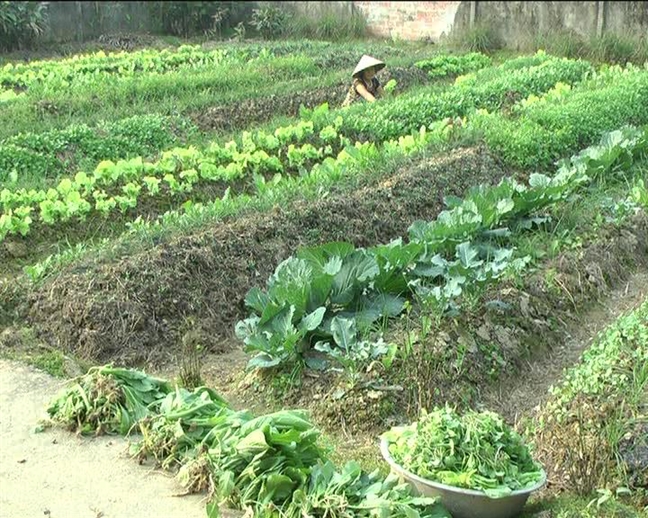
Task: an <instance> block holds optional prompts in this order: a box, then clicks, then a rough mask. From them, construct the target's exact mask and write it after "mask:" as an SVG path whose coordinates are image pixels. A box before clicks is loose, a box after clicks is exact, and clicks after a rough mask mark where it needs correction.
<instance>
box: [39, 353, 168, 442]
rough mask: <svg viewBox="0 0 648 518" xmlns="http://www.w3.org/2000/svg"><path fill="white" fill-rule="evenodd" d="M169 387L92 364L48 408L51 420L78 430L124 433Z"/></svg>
mask: <svg viewBox="0 0 648 518" xmlns="http://www.w3.org/2000/svg"><path fill="white" fill-rule="evenodd" d="M170 391H171V386H170V385H169V384H168V383H167V382H166V381H164V380H159V379H157V378H152V377H150V376H147V375H146V374H144V373H143V372H140V371H136V370H132V369H122V368H116V367H112V366H110V365H106V366H104V367H93V368H91V369H90V370H89V371H88V372H87V373H86V374H84V375H83V376H79V377H78V378H75V379H73V380H72V381H71V382H70V385H69V386H68V387H67V388H65V389H64V390H63V392H62V393H61V394H60V395H59V396H58V397H57V398H56V399H55V400H54V401H53V402H52V404H51V405H50V406H49V408H48V409H47V412H48V414H49V416H50V417H51V418H52V420H53V421H55V422H59V423H62V424H65V425H67V427H68V429H70V430H71V431H74V432H79V433H81V434H84V435H86V434H92V433H94V434H96V435H100V434H116V433H119V434H122V435H127V434H128V433H129V432H130V430H131V429H132V428H133V426H134V425H136V424H137V422H138V421H139V420H140V419H142V418H144V417H145V416H146V415H148V414H149V412H150V411H155V406H156V405H158V404H159V403H160V402H161V401H162V399H163V398H164V397H165V396H166V395H167V394H168V393H169V392H170Z"/></svg>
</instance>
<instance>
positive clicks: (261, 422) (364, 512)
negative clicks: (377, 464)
mask: <svg viewBox="0 0 648 518" xmlns="http://www.w3.org/2000/svg"><path fill="white" fill-rule="evenodd" d="M48 411H49V414H50V416H51V417H52V419H53V420H54V421H55V422H59V423H63V424H65V425H68V427H69V428H71V429H72V430H77V431H81V432H82V433H91V432H94V433H97V434H99V433H122V434H124V435H125V434H127V433H129V432H130V431H131V429H133V428H134V429H135V430H136V431H139V432H140V433H141V439H140V440H139V441H138V442H137V443H135V444H133V445H132V446H133V450H134V451H133V454H134V456H136V457H138V458H139V460H140V461H144V460H146V459H148V458H153V459H155V461H156V462H157V463H158V464H159V465H161V466H162V467H164V468H166V469H176V470H177V477H178V480H179V482H180V483H181V484H182V485H183V486H184V487H185V488H186V490H187V491H188V492H198V491H203V490H208V491H209V492H210V496H211V501H210V503H209V504H208V505H207V515H208V516H209V518H214V517H218V516H220V510H219V509H220V506H221V505H227V506H229V507H233V508H236V509H244V510H246V511H247V512H248V514H250V513H251V515H253V516H259V517H268V518H271V517H280V516H281V517H282V518H283V517H285V518H302V517H304V516H310V517H313V518H316V517H322V518H324V517H327V518H352V517H358V518H361V517H381V516H384V517H387V516H389V517H394V518H398V517H402V518H448V517H449V516H450V515H449V514H448V513H447V511H446V510H445V509H444V508H443V507H442V506H441V505H440V504H438V503H437V502H436V500H435V499H433V498H418V497H414V496H412V495H411V494H410V487H409V485H407V484H400V483H399V482H398V479H397V478H396V477H395V476H391V475H390V476H389V477H387V478H384V477H382V476H380V474H379V473H378V472H374V473H366V472H365V471H363V470H362V469H361V468H360V466H359V465H358V464H356V463H355V462H349V463H347V464H346V465H345V466H344V467H343V469H342V470H341V471H338V470H337V469H336V467H335V466H334V465H333V464H332V463H331V462H330V461H329V460H328V458H327V453H326V452H325V451H324V450H323V449H322V448H321V447H320V446H319V445H318V439H319V437H320V432H319V430H318V429H317V428H315V427H314V426H313V424H312V423H311V422H310V421H309V419H308V417H307V416H306V414H305V413H303V412H302V411H298V410H284V411H280V412H275V413H273V414H268V415H264V416H260V417H255V416H253V415H252V414H250V413H249V412H247V411H235V410H233V409H232V408H230V406H229V405H228V404H227V402H226V401H225V400H223V398H221V397H220V396H219V395H218V394H217V393H216V392H214V391H213V390H211V389H209V388H207V387H199V388H196V389H195V390H193V391H189V390H186V389H184V388H180V387H175V388H171V387H170V385H169V384H168V383H166V382H164V381H162V380H158V379H155V378H150V377H148V376H146V375H145V374H144V373H142V372H139V371H132V370H129V369H117V368H113V367H109V366H108V367H100V368H94V369H91V370H90V371H89V372H88V374H86V375H84V376H81V377H80V378H77V379H75V380H72V382H71V385H70V387H69V388H68V389H66V390H65V391H64V392H63V393H62V394H61V395H60V396H59V397H58V398H57V399H56V400H55V401H54V402H53V403H52V405H50V407H49V409H48Z"/></svg>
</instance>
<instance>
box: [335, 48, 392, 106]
mask: <svg viewBox="0 0 648 518" xmlns="http://www.w3.org/2000/svg"><path fill="white" fill-rule="evenodd" d="M383 68H385V64H384V63H383V62H382V61H378V60H377V59H376V58H372V57H371V56H367V55H366V54H365V55H364V56H362V58H361V59H360V61H359V62H358V65H357V66H356V67H355V70H354V71H353V75H352V77H353V84H352V85H351V87H350V88H349V92H348V93H347V96H346V99H345V100H344V102H343V103H342V107H345V106H349V105H351V104H353V103H354V102H355V101H357V100H359V99H364V100H365V101H367V102H370V103H372V102H374V101H375V100H376V99H377V98H379V97H382V96H383V94H384V92H383V88H382V86H381V85H380V81H378V79H377V78H376V74H377V73H378V72H379V71H381V70H382V69H383Z"/></svg>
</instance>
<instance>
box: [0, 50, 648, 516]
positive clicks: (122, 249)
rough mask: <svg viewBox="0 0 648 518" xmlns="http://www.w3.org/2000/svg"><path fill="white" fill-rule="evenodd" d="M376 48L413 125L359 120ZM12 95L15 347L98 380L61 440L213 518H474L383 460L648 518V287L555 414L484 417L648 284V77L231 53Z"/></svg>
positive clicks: (0, 156)
mask: <svg viewBox="0 0 648 518" xmlns="http://www.w3.org/2000/svg"><path fill="white" fill-rule="evenodd" d="M372 52H373V53H375V54H376V55H379V56H381V58H383V59H384V60H385V61H387V63H388V66H387V68H386V69H385V70H384V71H383V72H381V75H380V76H379V77H380V78H381V80H384V83H387V82H388V81H389V83H388V84H389V88H388V93H387V95H386V98H385V99H381V100H380V101H379V102H376V103H375V104H371V105H367V104H360V105H354V106H352V107H350V108H345V109H341V108H339V105H340V103H341V101H342V99H343V97H344V94H345V93H346V88H347V87H348V85H347V81H348V78H347V76H348V74H349V71H350V70H351V69H352V67H353V66H354V64H355V61H357V58H358V56H359V55H361V54H362V53H372ZM0 89H2V90H0V106H1V107H2V113H0V139H1V143H0V258H1V259H2V268H1V269H0V304H1V305H0V327H1V328H2V331H1V333H0V350H2V351H3V353H6V354H9V355H13V356H14V357H20V355H21V354H22V353H24V352H25V351H29V350H30V348H34V347H36V348H38V347H47V348H48V350H49V351H50V353H49V354H53V355H54V357H55V358H59V359H60V358H63V357H66V358H76V359H77V361H79V362H80V363H82V364H85V365H86V366H87V369H85V370H86V371H87V372H86V373H85V374H83V375H82V376H80V377H77V378H76V379H75V380H74V382H72V383H71V384H70V385H69V387H68V388H67V389H66V390H65V391H64V392H62V393H61V394H60V395H58V396H57V397H56V398H55V399H54V400H53V401H52V403H51V405H50V407H49V409H48V411H49V414H50V417H51V418H52V420H53V422H54V423H57V424H62V425H64V426H67V427H68V428H69V429H70V430H72V431H75V432H79V433H80V434H83V435H91V434H120V435H124V436H128V437H129V438H130V440H131V441H132V452H131V453H132V455H133V457H135V458H137V459H138V460H139V461H140V462H141V463H144V462H146V463H152V464H154V465H156V466H159V467H161V468H163V469H166V470H170V471H172V472H174V473H175V474H176V476H177V480H178V482H179V483H180V484H181V485H182V486H184V488H185V490H186V491H188V492H206V493H207V494H208V497H209V498H208V504H207V515H208V516H210V517H215V516H220V513H221V511H222V509H224V508H231V509H238V510H242V511H245V512H247V513H249V514H248V515H252V516H268V517H274V516H276V517H279V516H282V517H283V516H287V517H301V516H318V517H325V516H331V517H352V516H390V517H399V516H402V517H445V516H451V515H450V513H449V511H448V509H447V508H446V507H445V506H444V503H443V500H442V499H439V498H436V497H430V496H424V495H421V494H417V493H416V491H414V490H413V489H412V487H411V486H410V485H408V484H407V483H406V482H404V481H403V480H400V479H399V478H398V477H397V476H396V475H394V474H390V473H389V470H388V468H387V465H386V463H384V462H383V460H382V458H381V457H380V450H379V446H378V439H379V437H381V436H382V437H383V439H384V440H386V441H388V442H389V452H390V455H392V458H393V460H394V461H395V462H397V463H398V464H399V465H400V466H402V467H403V468H404V469H406V470H408V471H410V472H411V473H413V474H415V475H418V476H420V477H424V478H426V479H428V480H431V481H434V482H437V483H441V484H446V485H449V486H454V487H456V488H464V489H473V490H478V491H481V492H483V493H484V494H486V495H487V496H489V497H492V498H505V497H506V496H507V495H510V494H511V493H512V492H515V491H518V490H521V489H525V488H528V487H531V486H533V485H534V484H537V483H538V482H540V481H542V480H544V477H545V475H546V477H547V484H546V488H545V489H544V490H543V491H542V492H541V494H540V496H539V497H538V498H535V496H534V498H532V502H531V503H530V504H528V505H527V510H526V513H527V514H526V516H535V514H533V513H534V512H535V511H537V512H538V513H542V512H553V511H551V510H556V511H555V513H556V514H555V516H560V517H568V516H642V513H645V512H646V511H647V510H648V486H647V485H646V484H647V480H646V477H645V473H646V472H648V443H646V437H648V415H647V414H646V408H647V407H648V399H647V396H646V394H648V314H646V290H645V289H644V290H643V291H642V292H641V293H643V295H642V300H641V301H640V302H638V303H637V304H635V305H634V307H632V308H630V309H629V310H628V311H627V312H625V313H624V314H621V315H619V316H618V319H617V320H616V321H612V322H607V323H606V324H608V325H607V327H605V328H603V329H601V330H600V333H599V334H598V335H597V336H596V337H590V339H589V341H590V342H591V343H588V346H589V345H591V348H588V349H587V350H585V352H584V354H583V357H582V360H578V361H576V359H574V361H573V362H572V363H571V364H565V365H564V367H565V368H567V367H569V368H570V370H569V371H568V372H567V373H566V374H565V376H564V378H562V380H552V383H553V382H556V387H557V388H552V389H551V391H550V390H549V383H547V385H546V386H543V387H542V397H541V398H540V401H541V403H542V404H540V405H538V407H537V408H535V409H533V408H531V407H529V408H525V411H524V412H523V415H522V416H516V418H511V416H510V415H506V412H505V411H503V412H502V414H503V415H499V414H497V413H494V412H493V410H494V409H493V408H489V407H488V404H487V401H488V400H487V399H486V398H485V397H484V393H486V392H488V391H489V390H495V389H497V388H499V390H504V391H505V390H506V386H507V383H508V382H509V381H510V379H511V377H523V376H524V375H525V372H526V371H527V370H528V369H531V368H532V367H530V366H532V365H533V364H534V362H538V361H541V360H542V358H546V357H548V356H551V354H552V351H553V350H554V348H555V347H558V346H557V345H556V344H563V343H567V342H568V337H569V335H570V332H572V331H573V330H574V329H575V328H577V327H578V326H580V325H581V324H582V319H583V318H584V317H583V315H586V314H587V311H589V310H591V309H592V308H594V307H596V306H597V304H599V303H600V302H602V301H605V300H606V297H608V296H609V293H610V292H611V291H612V290H614V289H617V288H618V287H619V286H620V285H622V284H623V283H630V282H634V281H633V280H634V279H637V278H640V279H643V278H644V277H642V276H645V272H646V271H647V268H648V174H647V173H646V171H648V161H647V158H648V64H646V65H644V66H637V65H632V64H627V65H625V66H620V65H606V64H595V63H590V62H588V61H584V60H580V59H578V60H577V59H567V58H561V57H558V56H553V55H550V54H547V53H545V52H543V51H542V50H539V51H538V52H537V53H535V54H533V55H523V56H517V57H510V56H509V57H506V58H502V57H498V56H486V55H483V54H479V53H469V54H456V53H452V52H448V51H445V50H443V49H441V50H438V49H433V48H430V47H426V46H416V47H411V48H409V47H407V46H404V45H403V46H399V45H397V44H394V45H385V46H382V45H378V44H377V43H369V44H363V45H360V44H355V43H354V44H346V45H334V44H328V43H320V42H310V41H296V42H277V43H268V44H256V43H254V44H244V43H240V44H234V43H232V44H229V45H217V46H216V47H214V48H211V49H209V50H207V49H205V48H201V47H199V46H189V45H186V46H182V47H179V48H177V49H168V50H140V51H135V52H130V53H127V52H120V53H108V54H106V53H102V52H100V53H95V54H90V55H79V56H73V57H71V58H68V59H61V60H58V61H32V62H26V63H13V64H11V63H10V64H7V65H5V66H4V67H3V68H2V69H1V70H0ZM584 349H585V348H584ZM28 356H29V355H28ZM91 364H103V365H104V366H103V367H90V365H91ZM212 367H213V368H212ZM178 369H179V370H178ZM214 369H215V370H214ZM145 372H148V373H149V374H146V373H145ZM210 372H212V373H213V372H216V374H215V375H214V374H212V375H210V374H209V373H210ZM152 373H156V374H155V375H153V374H152ZM177 377H179V378H177ZM163 378H176V381H175V382H174V381H167V380H166V379H163ZM243 401H245V402H246V404H239V403H240V402H243ZM250 401H252V404H251V405H250V407H249V408H248V403H249V402H250ZM606 401H607V402H611V403H610V404H605V402H606ZM244 407H245V408H244ZM503 407H504V408H503V410H506V404H504V405H503ZM498 410H502V408H501V407H500V408H498ZM350 436H351V437H353V438H354V439H353V441H350V440H348V438H349V437H350ZM354 441H359V442H361V443H363V444H365V446H364V447H363V448H357V447H356V446H354V445H357V442H354ZM345 442H346V443H348V444H345ZM336 443H337V445H335V446H333V444H336ZM574 452H576V453H577V458H575V457H574V456H573V455H574ZM355 454H358V455H359V456H361V457H363V458H356V457H355V456H354V455H355ZM597 491H598V494H599V497H598V500H597V499H596V498H594V496H593V495H596V494H597V493H596V492H597ZM601 495H602V496H601ZM556 499H557V500H556ZM572 500H573V501H575V502H576V503H575V504H574V503H573V502H572ZM566 502H567V503H566ZM548 509H549V510H550V511H547V510H548ZM570 513H572V514H570ZM588 513H589V514H588ZM605 513H608V514H605ZM614 513H619V514H614ZM622 513H626V514H622ZM538 515H540V514H538ZM551 516H554V515H551Z"/></svg>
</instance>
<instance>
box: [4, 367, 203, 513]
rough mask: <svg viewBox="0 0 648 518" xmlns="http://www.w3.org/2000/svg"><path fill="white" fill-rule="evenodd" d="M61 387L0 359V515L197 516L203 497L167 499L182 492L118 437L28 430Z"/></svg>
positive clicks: (42, 374)
mask: <svg viewBox="0 0 648 518" xmlns="http://www.w3.org/2000/svg"><path fill="white" fill-rule="evenodd" d="M62 385H63V382H62V381H61V380H58V379H56V378H53V377H51V376H49V375H48V374H45V373H43V372H40V371H37V370H35V369H32V368H30V367H27V366H25V365H22V364H20V363H16V362H12V361H7V360H0V445H1V448H2V455H1V456H0V516H3V517H7V518H9V517H15V518H18V517H21V518H23V517H24V518H27V517H37V516H40V517H43V516H44V517H46V518H48V517H49V518H71V517H74V518H86V517H87V518H126V517H138V518H158V517H165V518H167V517H168V518H204V516H205V504H204V502H203V499H204V495H189V496H183V497H178V496H174V495H176V494H179V493H181V492H182V489H181V488H180V487H179V486H177V485H176V483H175V482H174V480H173V479H172V478H170V477H169V475H168V474H162V473H159V472H153V471H151V469H150V468H148V467H145V466H140V465H138V463H137V462H136V461H135V460H133V459H131V458H130V457H129V456H128V454H127V442H126V440H124V439H123V438H119V437H98V438H91V439H88V438H80V437H76V436H75V435H73V434H71V433H69V432H67V431H64V430H59V429H49V430H45V431H44V432H42V433H35V432H34V429H35V427H36V426H37V425H38V423H39V420H40V419H41V418H44V417H46V416H47V414H46V406H47V404H48V403H49V401H50V400H51V398H52V397H54V396H55V395H56V393H57V391H58V390H59V389H60V388H61V386H62Z"/></svg>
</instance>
